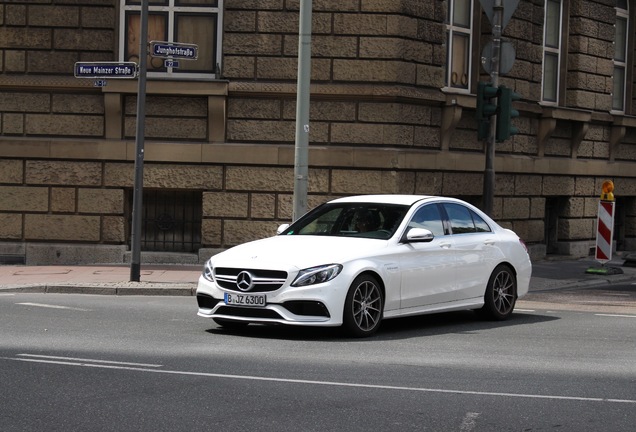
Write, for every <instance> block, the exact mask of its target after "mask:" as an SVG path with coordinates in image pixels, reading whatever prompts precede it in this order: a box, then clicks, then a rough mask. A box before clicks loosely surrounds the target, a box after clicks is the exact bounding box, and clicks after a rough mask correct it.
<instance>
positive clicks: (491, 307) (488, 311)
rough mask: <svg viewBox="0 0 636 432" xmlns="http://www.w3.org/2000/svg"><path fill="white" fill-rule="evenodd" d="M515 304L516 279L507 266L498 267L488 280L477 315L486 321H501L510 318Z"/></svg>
mask: <svg viewBox="0 0 636 432" xmlns="http://www.w3.org/2000/svg"><path fill="white" fill-rule="evenodd" d="M516 302H517V278H516V276H515V274H514V272H513V271H512V269H511V268H510V267H509V266H507V265H505V264H501V265H498V266H497V267H496V268H495V270H494V271H493V272H492V275H490V279H489V280H488V286H487V287H486V294H485V295H484V306H483V307H482V308H481V309H480V310H479V313H480V315H482V316H484V317H485V318H487V319H491V320H495V321H503V320H505V319H508V318H510V315H512V311H513V310H514V308H515V303H516Z"/></svg>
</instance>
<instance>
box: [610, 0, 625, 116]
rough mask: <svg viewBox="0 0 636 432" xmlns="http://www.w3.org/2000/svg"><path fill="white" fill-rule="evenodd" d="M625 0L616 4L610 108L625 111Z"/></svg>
mask: <svg viewBox="0 0 636 432" xmlns="http://www.w3.org/2000/svg"><path fill="white" fill-rule="evenodd" d="M627 7H628V6H627V0H622V1H621V0H619V1H618V2H617V6H616V26H615V29H616V35H615V39H614V89H613V91H612V110H614V111H619V112H625V83H626V73H625V72H626V71H627V35H628V26H629V19H628V17H629V15H628V11H627Z"/></svg>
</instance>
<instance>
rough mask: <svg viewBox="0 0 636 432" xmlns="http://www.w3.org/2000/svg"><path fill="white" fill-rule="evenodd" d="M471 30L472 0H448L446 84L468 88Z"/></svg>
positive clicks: (457, 87)
mask: <svg viewBox="0 0 636 432" xmlns="http://www.w3.org/2000/svg"><path fill="white" fill-rule="evenodd" d="M472 31H473V0H449V1H448V24H447V25H446V40H447V47H448V52H447V62H446V86H447V87H450V88H456V89H464V90H468V88H469V84H470V82H469V81H470V64H471V60H470V52H471V41H472Z"/></svg>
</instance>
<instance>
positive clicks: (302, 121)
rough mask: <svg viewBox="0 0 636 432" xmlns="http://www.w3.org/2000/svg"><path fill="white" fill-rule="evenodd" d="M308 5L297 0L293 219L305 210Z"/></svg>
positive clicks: (309, 11) (308, 40) (309, 57)
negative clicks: (298, 4) (298, 3)
mask: <svg viewBox="0 0 636 432" xmlns="http://www.w3.org/2000/svg"><path fill="white" fill-rule="evenodd" d="M311 7H312V5H311V0H300V19H299V21H300V25H299V29H298V85H297V95H296V153H295V158H294V198H293V201H294V210H293V215H292V219H293V220H296V219H298V218H299V217H301V216H302V215H303V214H305V212H306V211H307V183H308V177H309V168H308V163H309V162H308V160H309V149H308V147H309V94H310V86H309V84H310V82H311Z"/></svg>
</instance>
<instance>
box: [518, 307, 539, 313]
mask: <svg viewBox="0 0 636 432" xmlns="http://www.w3.org/2000/svg"><path fill="white" fill-rule="evenodd" d="M515 312H536V310H534V309H516V308H515Z"/></svg>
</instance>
